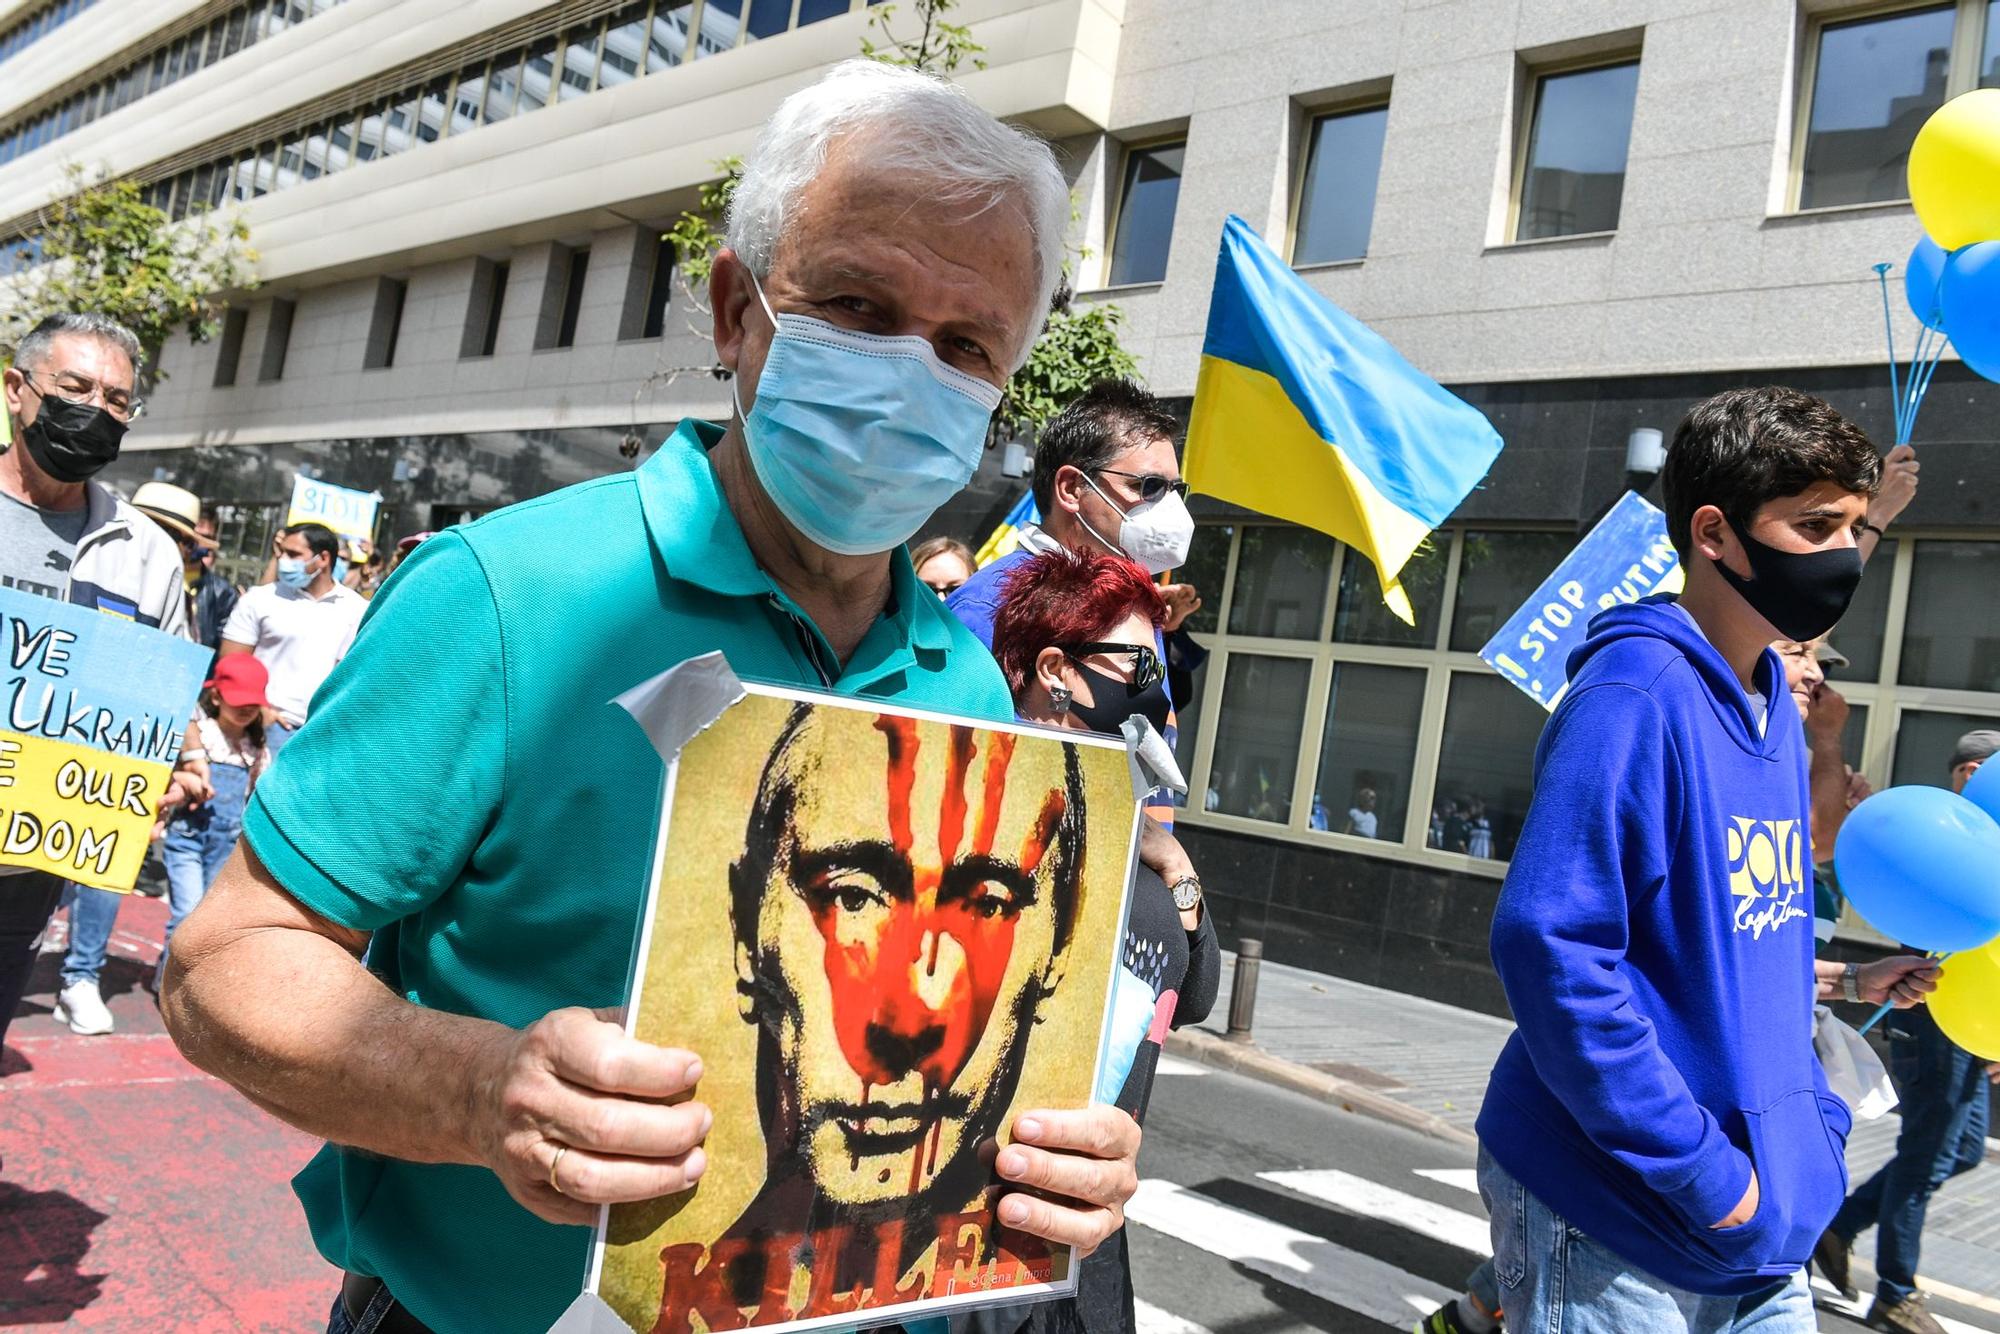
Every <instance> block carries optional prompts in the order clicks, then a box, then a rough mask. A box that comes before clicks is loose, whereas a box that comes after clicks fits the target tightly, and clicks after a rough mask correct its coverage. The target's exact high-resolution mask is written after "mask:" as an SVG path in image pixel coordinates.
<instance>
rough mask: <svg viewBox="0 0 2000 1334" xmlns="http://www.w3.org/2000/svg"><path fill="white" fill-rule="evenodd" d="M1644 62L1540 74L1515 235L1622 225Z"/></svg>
mask: <svg viewBox="0 0 2000 1334" xmlns="http://www.w3.org/2000/svg"><path fill="white" fill-rule="evenodd" d="M1638 87H1639V62H1638V61H1636V60H1627V61H1623V62H1620V63H1618V64H1615V65H1599V66H1596V67H1595V68H1592V69H1577V70H1567V71H1562V72H1556V73H1548V74H1542V75H1538V76H1537V77H1536V78H1535V81H1534V88H1533V91H1532V94H1531V98H1530V107H1531V112H1530V115H1529V117H1528V133H1527V137H1526V139H1525V140H1524V141H1523V145H1522V151H1521V173H1520V180H1519V184H1518V188H1517V189H1516V192H1515V222H1514V239H1515V240H1516V241H1538V240H1543V239H1545V238H1548V237H1554V236H1585V235H1589V234H1591V233H1595V232H1614V231H1617V230H1618V206H1619V201H1620V199H1621V198H1622V197H1623V196H1624V193H1625V154H1626V150H1627V149H1628V148H1629V147H1630V145H1631V141H1632V99H1633V96H1634V94H1635V93H1636V92H1637V91H1638Z"/></svg>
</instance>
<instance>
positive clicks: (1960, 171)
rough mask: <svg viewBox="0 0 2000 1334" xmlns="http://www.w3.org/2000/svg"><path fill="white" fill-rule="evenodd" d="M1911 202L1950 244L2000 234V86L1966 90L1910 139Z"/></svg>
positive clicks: (1932, 229) (1931, 229) (1941, 242)
mask: <svg viewBox="0 0 2000 1334" xmlns="http://www.w3.org/2000/svg"><path fill="white" fill-rule="evenodd" d="M1910 202H1911V203H1912V204H1914V205H1915V206H1916V210H1917V220H1918V221H1919V222H1921V223H1923V224H1924V230H1925V231H1926V232H1929V233H1930V237H1931V240H1933V241H1936V242H1937V243H1938V244H1939V245H1940V246H1943V247H1944V248H1945V249H1946V250H1948V251H1950V250H1956V249H1958V248H1959V247H1960V246H1967V245H1971V244H1972V243H1973V242H1974V241H1992V240H2000V88H1979V89H1975V90H1974V91H1972V92H1969V93H1962V94H1960V95H1959V96H1957V97H1954V98H1952V99H1951V101H1949V102H1946V103H1945V104H1944V105H1943V106H1941V107H1939V108H1938V109H1937V110H1936V111H1934V112H1932V113H1931V118H1930V119H1929V120H1927V121H1925V122H1924V128H1923V129H1921V130H1919V131H1917V140H1916V142H1915V143H1913V144H1911V145H1910Z"/></svg>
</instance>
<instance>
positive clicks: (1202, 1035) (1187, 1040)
mask: <svg viewBox="0 0 2000 1334" xmlns="http://www.w3.org/2000/svg"><path fill="white" fill-rule="evenodd" d="M1166 1051H1167V1054H1168V1055H1170V1056H1179V1057H1181V1058H1182V1059H1184V1060H1190V1061H1195V1062H1198V1063H1200V1064H1202V1065H1206V1066H1210V1067H1212V1068H1213V1069H1217V1070H1227V1071H1229V1072H1231V1073H1232V1074H1239V1075H1243V1076H1246V1077H1247V1078H1250V1079H1255V1080H1258V1081H1260V1082H1262V1083H1265V1084H1275V1085H1276V1086H1278V1087H1279V1088H1284V1089H1290V1090H1291V1091H1292V1092H1294V1093H1303V1094H1304V1095H1305V1096H1307V1097H1308V1098H1316V1099H1318V1100H1319V1101H1320V1102H1324V1103H1330V1104H1331V1105H1333V1106H1335V1107H1338V1108H1340V1109H1341V1110H1342V1111H1345V1112H1353V1113H1355V1114H1356V1115H1358V1116H1366V1117H1369V1118H1371V1119H1373V1120H1376V1121H1386V1122H1388V1123H1389V1124H1390V1125H1396V1126H1401V1127H1402V1128H1403V1129H1405V1130H1413V1131H1415V1132H1416V1133H1417V1134H1419V1135H1425V1136H1428V1137H1429V1138H1431V1139H1436V1140H1443V1141H1444V1142H1445V1143H1447V1144H1456V1145H1461V1146H1463V1147H1465V1148H1474V1147H1477V1146H1478V1144H1479V1138H1478V1136H1476V1135H1474V1134H1473V1133H1472V1132H1471V1131H1469V1130H1463V1129H1461V1128H1459V1127H1458V1126H1455V1125H1453V1124H1452V1123H1451V1122H1449V1121H1447V1120H1445V1119H1444V1118H1443V1117H1441V1116H1438V1115H1436V1114H1434V1113H1432V1112H1426V1111H1424V1110H1423V1109H1422V1108H1419V1107H1412V1106H1410V1105H1409V1104H1408V1103H1406V1102H1402V1101H1399V1100H1398V1099H1395V1098H1392V1097H1390V1096H1388V1095H1387V1094H1385V1093H1381V1092H1378V1091H1377V1090H1375V1089H1371V1088H1364V1087H1362V1086H1361V1085H1359V1084H1356V1083H1354V1082H1353V1081H1352V1080H1347V1079H1341V1078H1340V1077H1338V1076H1337V1075H1329V1074H1327V1073H1325V1072H1324V1071H1320V1070H1315V1069H1313V1068H1312V1067H1310V1066H1305V1065H1300V1064H1299V1063H1298V1062H1297V1061H1288V1060H1286V1059H1284V1058H1283V1057H1282V1056H1273V1055H1271V1053H1269V1052H1267V1051H1265V1050H1264V1049H1263V1048H1262V1047H1259V1046H1256V1045H1254V1044H1252V1043H1247V1042H1231V1041H1230V1040H1229V1039H1227V1038H1222V1037H1217V1036H1216V1035H1215V1034H1213V1033H1210V1032H1208V1031H1207V1030H1205V1029H1199V1028H1184V1029H1181V1030H1180V1031H1178V1032H1175V1033H1170V1034H1168V1035H1167V1044H1166Z"/></svg>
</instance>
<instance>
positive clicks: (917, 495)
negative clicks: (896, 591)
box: [731, 275, 1000, 556]
mask: <svg viewBox="0 0 2000 1334" xmlns="http://www.w3.org/2000/svg"><path fill="white" fill-rule="evenodd" d="M751 281H752V283H753V284H756V278H755V276H754V275H753V276H752V278H751ZM756 287H757V299H758V300H759V301H760V302H763V305H764V313H765V314H767V315H769V316H770V317H771V323H772V324H773V325H774V326H775V327H776V330H777V332H776V333H775V334H774V335H773V336H772V338H771V350H770V352H769V354H768V355H767V356H766V357H765V358H764V373H763V374H762V375H761V376H759V377H758V380H757V399H756V402H754V403H752V404H751V405H750V410H749V411H748V412H745V411H744V409H743V400H742V396H741V395H740V394H738V395H737V398H736V411H737V414H738V415H739V416H741V417H742V418H743V436H744V439H745V440H746V441H747V442H748V444H749V452H750V464H751V466H752V467H753V468H755V469H756V470H757V480H758V481H759V482H760V483H761V484H762V485H763V487H764V492H765V494H766V495H768V496H770V497H771V501H772V503H773V504H775V505H777V507H778V509H779V511H780V512H781V513H783V514H784V516H785V517H786V518H787V519H789V520H790V521H791V523H792V526H793V527H795V528H797V529H798V530H799V531H800V532H801V533H803V534H805V535H806V537H808V538H809V539H811V540H812V541H813V542H815V543H817V544H818V545H820V546H822V547H825V548H826V549H827V550H828V551H836V552H839V553H840V554H842V555H846V556H864V555H872V554H873V553H875V552H878V551H888V550H890V549H891V548H893V547H896V546H899V545H901V544H902V543H904V542H907V541H908V540H909V539H910V538H911V537H912V536H914V535H915V534H916V531H917V530H918V529H919V528H921V527H923V525H924V521H925V520H926V519H928V518H930V517H931V515H932V514H934V513H936V511H937V509H938V507H939V506H941V505H943V504H944V503H945V501H947V500H949V499H951V498H952V497H953V496H954V495H956V494H958V492H960V491H962V490H964V489H965V484H966V483H967V482H969V481H971V480H972V474H973V470H974V469H976V468H977V467H978V466H979V456H980V453H981V452H982V451H983V450H984V449H985V447H986V427H987V423H988V422H989V421H991V420H992V417H993V410H994V409H995V408H997V407H999V406H1000V390H999V389H998V388H996V387H995V386H993V385H990V384H988V383H986V382H985V381H984V380H980V379H976V378H974V377H973V376H970V375H967V374H965V373H964V372H963V371H959V370H954V369H953V368H952V367H950V366H947V365H945V364H944V363H943V362H942V361H940V360H938V356H937V353H936V352H935V351H933V350H932V348H931V345H930V343H929V342H928V341H927V340H925V339H922V338H918V337H915V336H913V335H905V336H898V337H887V336H884V335H882V334H867V333H856V332H854V331H853V330H851V329H842V328H840V327H839V326H837V325H832V324H828V323H827V322H826V321H824V320H816V319H813V318H812V317H810V316H807V315H779V314H777V313H775V312H773V311H772V309H771V303H770V302H769V301H767V300H765V298H764V289H763V286H762V284H756ZM731 392H732V393H735V392H736V391H735V389H734V387H733V386H732V389H731Z"/></svg>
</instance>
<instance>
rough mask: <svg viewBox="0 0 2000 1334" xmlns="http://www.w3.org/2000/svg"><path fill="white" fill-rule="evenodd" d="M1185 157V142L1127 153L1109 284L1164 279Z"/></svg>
mask: <svg viewBox="0 0 2000 1334" xmlns="http://www.w3.org/2000/svg"><path fill="white" fill-rule="evenodd" d="M1186 157H1187V144H1185V143H1176V144H1156V145H1154V146H1153V147H1151V148H1133V149H1128V150H1127V151H1126V154H1125V180H1124V184H1123V186H1122V187H1121V188H1120V189H1119V192H1118V222H1117V226H1116V227H1115V228H1114V229H1113V232H1112V240H1111V276H1110V284H1111V286H1113V287H1124V286H1127V285H1130V284H1133V283H1157V282H1161V281H1163V280H1164V279H1165V278H1166V276H1167V251H1168V249H1169V248H1170V247H1171V245H1172V243H1173V239H1174V212H1175V210H1176V209H1177V208H1178V207H1179V204H1180V198H1181V164H1182V161H1183V160H1184V159H1185V158H1186Z"/></svg>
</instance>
